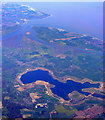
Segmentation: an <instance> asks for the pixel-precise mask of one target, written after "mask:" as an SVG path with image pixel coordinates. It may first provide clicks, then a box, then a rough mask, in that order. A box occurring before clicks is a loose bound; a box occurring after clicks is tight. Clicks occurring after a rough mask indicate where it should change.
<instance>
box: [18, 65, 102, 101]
mask: <svg viewBox="0 0 105 120" xmlns="http://www.w3.org/2000/svg"><path fill="white" fill-rule="evenodd" d="M39 69H40V70H44V71H48V72H49V74H50V75H51V76H52V77H53V78H54V79H57V80H59V81H60V78H57V77H56V76H54V73H53V72H52V71H51V70H49V69H46V68H43V67H37V68H35V69H30V68H28V69H26V70H25V71H24V72H22V73H20V74H19V75H18V76H17V78H16V81H17V82H18V83H20V85H21V86H20V89H19V88H18V90H20V91H23V90H24V87H27V88H32V87H34V86H35V85H44V86H45V88H46V89H47V91H46V94H48V95H49V96H52V97H54V98H56V97H55V96H57V95H55V94H54V93H52V91H51V87H49V85H50V84H49V82H45V81H43V80H37V81H35V82H32V83H27V84H24V83H23V82H22V81H21V80H20V78H21V76H22V75H23V74H26V73H27V72H29V71H35V70H39ZM68 80H72V81H74V82H79V83H81V84H84V83H85V82H89V83H91V84H97V83H99V84H100V86H99V88H91V89H93V90H99V91H103V86H104V85H103V82H95V81H92V80H90V79H87V78H84V79H82V80H80V81H79V80H78V79H74V78H70V77H65V78H64V79H63V80H62V81H63V82H67V81H68ZM60 82H61V81H60ZM22 87H23V88H22ZM84 90H85V92H90V95H92V94H94V91H89V90H88V89H87V88H85V89H82V91H84ZM69 94H70V93H69ZM69 94H68V96H69ZM90 95H88V96H90ZM88 96H85V97H86V98H87V97H88ZM57 97H58V98H56V99H58V100H59V102H61V103H64V102H65V103H70V101H71V100H68V101H67V100H64V99H63V98H62V97H59V96H57Z"/></svg>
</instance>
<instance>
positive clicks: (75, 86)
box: [20, 69, 100, 100]
mask: <svg viewBox="0 0 105 120" xmlns="http://www.w3.org/2000/svg"><path fill="white" fill-rule="evenodd" d="M20 79H21V81H22V82H23V84H28V83H32V82H36V81H37V80H42V81H45V82H49V83H50V84H53V85H55V87H53V88H51V90H52V93H54V94H56V95H58V96H60V97H62V98H63V99H65V100H70V99H69V97H68V94H69V93H71V92H72V91H78V92H79V93H81V94H84V95H86V96H87V95H89V94H90V93H88V92H83V91H82V89H84V88H91V87H94V88H99V85H100V84H99V83H97V84H90V83H89V82H85V83H83V84H82V83H79V82H74V81H72V80H67V82H66V83H63V82H60V81H58V80H57V79H54V78H53V77H52V75H51V74H49V72H48V71H45V70H41V69H38V70H35V71H29V72H27V73H25V74H23V75H22V76H21V78H20Z"/></svg>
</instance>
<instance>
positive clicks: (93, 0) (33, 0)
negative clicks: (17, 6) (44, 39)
mask: <svg viewBox="0 0 105 120" xmlns="http://www.w3.org/2000/svg"><path fill="white" fill-rule="evenodd" d="M103 1H104V0H0V2H103Z"/></svg>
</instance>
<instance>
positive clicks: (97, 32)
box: [21, 2, 103, 39]
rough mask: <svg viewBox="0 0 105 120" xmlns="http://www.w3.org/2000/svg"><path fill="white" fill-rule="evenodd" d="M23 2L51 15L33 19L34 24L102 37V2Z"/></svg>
mask: <svg viewBox="0 0 105 120" xmlns="http://www.w3.org/2000/svg"><path fill="white" fill-rule="evenodd" d="M21 4H23V3H21ZM24 4H26V5H29V6H31V7H32V8H34V9H36V10H39V11H42V12H45V13H48V14H51V15H52V16H50V17H48V18H45V19H43V20H42V19H41V20H35V21H34V23H35V24H36V25H43V26H52V27H59V28H63V29H66V30H68V31H72V32H76V33H79V34H87V35H91V36H93V37H97V38H99V39H103V3H101V2H93V3H92V2H77V3H75V2H74V3H73V2H67V3H66V2H59V3H58V2H51V3H50V2H49V3H47V2H44V3H43V2H33V3H29V2H27V3H24Z"/></svg>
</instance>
